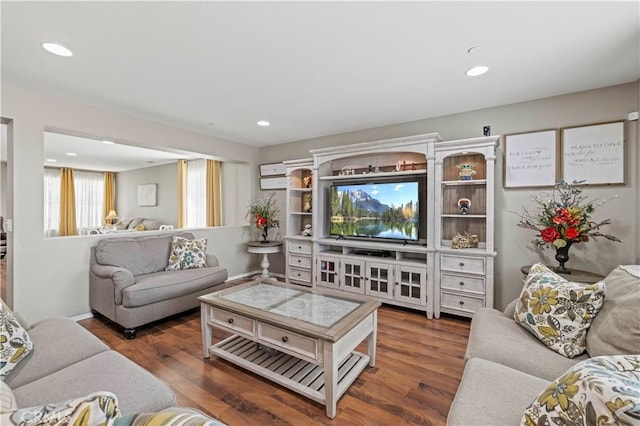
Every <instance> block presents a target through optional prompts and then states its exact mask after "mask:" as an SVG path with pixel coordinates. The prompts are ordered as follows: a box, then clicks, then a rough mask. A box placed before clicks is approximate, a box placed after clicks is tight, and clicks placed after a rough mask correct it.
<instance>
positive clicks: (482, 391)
mask: <svg viewBox="0 0 640 426" xmlns="http://www.w3.org/2000/svg"><path fill="white" fill-rule="evenodd" d="M512 322H513V321H512ZM557 356H560V355H557ZM548 384H549V381H547V380H543V379H541V378H538V377H535V376H531V375H529V374H526V373H523V372H521V371H517V370H514V369H512V368H508V367H505V366H503V365H500V364H496V363H493V362H490V361H487V360H483V359H480V358H473V359H471V360H469V361H468V362H467V364H466V366H465V368H464V375H463V376H462V381H461V382H460V387H459V388H458V391H457V393H456V396H455V399H454V400H453V404H452V405H451V409H450V410H449V416H448V417H447V424H448V425H451V426H457V425H460V426H469V425H517V424H519V423H520V419H521V418H522V413H524V410H525V408H527V405H529V403H530V402H531V401H532V400H533V399H534V398H535V397H536V395H537V394H538V393H540V392H541V391H542V390H543V389H544V388H545V387H546V386H547V385H548Z"/></svg>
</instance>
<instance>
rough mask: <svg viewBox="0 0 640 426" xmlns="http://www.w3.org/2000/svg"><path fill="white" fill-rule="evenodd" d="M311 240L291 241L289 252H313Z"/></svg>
mask: <svg viewBox="0 0 640 426" xmlns="http://www.w3.org/2000/svg"><path fill="white" fill-rule="evenodd" d="M312 247H313V244H311V241H289V253H302V254H311V249H312Z"/></svg>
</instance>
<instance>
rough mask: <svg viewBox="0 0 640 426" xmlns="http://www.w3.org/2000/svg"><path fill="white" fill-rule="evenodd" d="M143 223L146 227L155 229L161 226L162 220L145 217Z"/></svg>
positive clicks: (150, 229)
mask: <svg viewBox="0 0 640 426" xmlns="http://www.w3.org/2000/svg"><path fill="white" fill-rule="evenodd" d="M141 225H143V226H144V229H146V230H149V231H153V230H156V229H158V228H160V222H159V221H157V220H153V219H145V220H143V221H142V223H141Z"/></svg>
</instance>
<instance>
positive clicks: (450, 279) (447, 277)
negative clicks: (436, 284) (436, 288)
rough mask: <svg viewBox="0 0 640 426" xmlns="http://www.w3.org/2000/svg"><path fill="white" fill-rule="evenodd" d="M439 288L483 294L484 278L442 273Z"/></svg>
mask: <svg viewBox="0 0 640 426" xmlns="http://www.w3.org/2000/svg"><path fill="white" fill-rule="evenodd" d="M440 288H442V289H446V290H456V291H464V292H468V293H476V294H480V295H484V278H479V277H470V276H467V275H454V274H444V273H443V274H442V275H441V279H440Z"/></svg>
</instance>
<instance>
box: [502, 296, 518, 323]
mask: <svg viewBox="0 0 640 426" xmlns="http://www.w3.org/2000/svg"><path fill="white" fill-rule="evenodd" d="M518 299H519V298H518ZM518 299H516V300H514V301H512V302H511V303H509V304H508V305H507V307H506V308H504V316H505V317H507V318H511V319H513V315H514V314H515V313H516V305H517V304H518Z"/></svg>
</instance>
